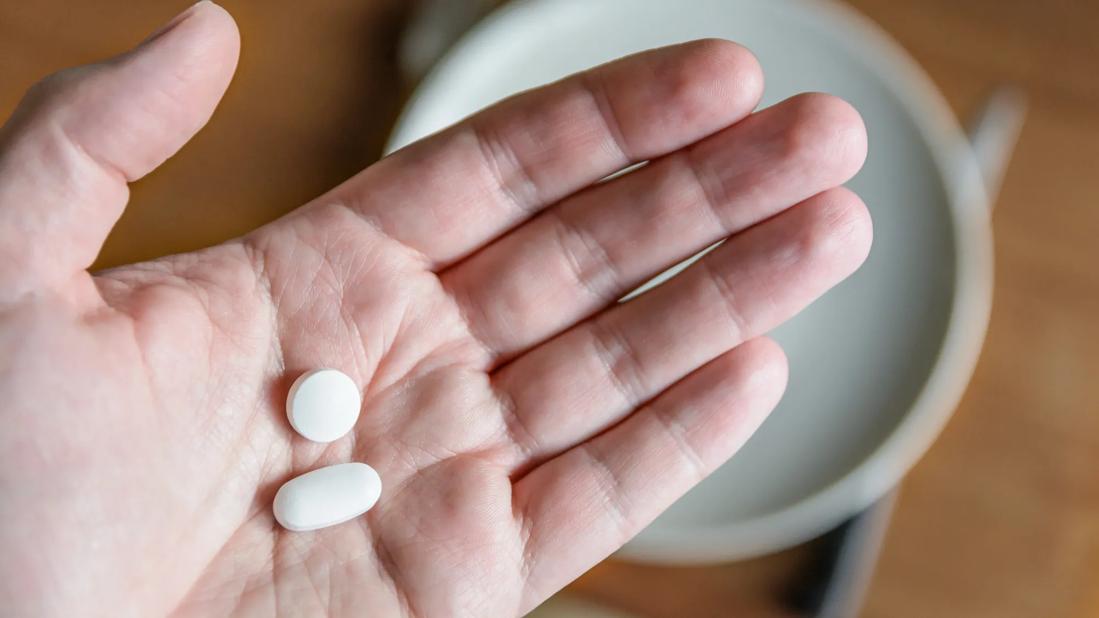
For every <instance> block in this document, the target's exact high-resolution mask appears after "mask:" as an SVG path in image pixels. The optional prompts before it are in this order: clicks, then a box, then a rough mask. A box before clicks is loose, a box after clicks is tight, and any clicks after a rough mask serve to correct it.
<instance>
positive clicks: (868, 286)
mask: <svg viewBox="0 0 1099 618" xmlns="http://www.w3.org/2000/svg"><path fill="white" fill-rule="evenodd" d="M702 37H721V38H727V39H731V40H735V41H738V42H740V43H741V44H744V45H746V46H747V47H749V48H750V49H752V50H753V51H754V52H755V53H756V54H757V56H758V57H759V59H760V62H761V64H762V66H763V69H764V73H765V76H766V80H767V87H766V91H765V95H764V104H765V105H766V104H771V103H774V102H776V101H778V100H780V99H782V98H785V97H787V96H790V95H792V94H795V93H797V92H801V91H808V90H819V91H825V92H830V93H833V94H837V95H839V96H842V97H844V98H846V99H847V100H848V101H850V102H851V103H853V104H854V105H855V107H856V108H857V109H859V110H860V112H861V113H862V115H863V118H864V120H865V122H866V125H867V130H868V134H869V157H868V159H867V163H866V165H865V167H864V169H863V171H862V172H861V173H860V174H859V175H858V176H857V177H856V178H855V179H854V180H853V181H852V182H851V183H849V186H851V187H852V188H853V189H855V190H856V191H857V192H858V193H859V194H860V195H861V196H862V197H863V199H864V201H866V203H867V205H868V206H869V208H870V211H871V215H872V217H873V219H874V228H875V244H874V248H873V250H872V251H871V254H870V258H869V259H868V260H867V263H866V265H865V266H864V267H863V268H862V269H861V270H860V271H859V272H858V273H856V275H855V276H853V277H852V278H851V279H850V280H848V281H846V282H844V283H843V284H841V285H840V286H839V287H837V288H836V289H835V290H833V291H832V292H830V293H829V294H828V295H826V296H825V297H824V298H822V299H821V300H819V301H818V302H816V303H815V304H814V305H813V306H811V307H810V308H809V309H808V310H806V311H805V312H804V313H803V314H801V315H799V316H798V317H797V318H795V319H794V320H792V321H791V322H790V323H788V324H787V325H784V326H783V327H781V328H779V329H777V330H776V331H775V332H774V333H773V335H774V337H775V338H776V339H777V340H778V341H779V342H780V343H782V344H783V347H784V348H785V349H786V352H787V356H788V357H789V359H790V382H789V386H788V388H787V393H786V396H785V397H784V399H783V401H782V402H781V403H780V404H779V407H778V409H777V410H776V411H775V412H774V413H773V414H772V416H771V417H770V418H769V419H768V420H767V422H766V423H765V424H764V425H763V427H762V428H761V429H760V431H759V433H758V434H757V435H756V436H754V437H753V438H752V439H751V440H750V441H749V442H748V444H747V445H746V446H745V447H744V448H743V449H742V451H741V452H740V453H738V454H737V455H736V456H735V457H734V458H733V460H732V461H730V462H729V463H728V464H726V465H725V466H724V467H722V468H721V469H720V470H718V471H717V472H716V473H715V474H714V475H713V476H711V477H710V478H709V479H707V480H705V481H704V482H703V483H702V484H701V485H699V487H697V488H696V489H694V490H693V491H692V492H690V493H689V494H688V495H687V496H685V497H684V498H683V499H682V500H680V501H679V502H678V503H676V505H674V506H673V507H672V508H671V509H669V510H668V512H666V513H665V514H664V515H662V516H661V517H660V518H659V519H657V520H656V521H655V522H654V523H653V524H652V525H651V526H649V528H647V529H646V530H645V531H644V532H642V533H641V534H640V535H639V536H638V537H637V538H636V539H634V540H633V541H631V542H630V543H629V544H628V545H627V546H626V547H625V548H624V549H623V550H622V551H621V553H620V555H621V556H622V557H625V558H629V559H634V560H639V561H647V562H659V563H672V564H687V563H706V562H716V561H725V560H732V559H737V558H744V557H749V556H754V555H759V554H763V553H767V552H771V551H775V550H778V549H782V548H785V547H788V546H791V545H794V544H797V543H799V542H801V541H804V540H807V539H809V538H812V537H814V536H816V535H818V534H820V533H822V532H824V531H826V530H828V529H830V528H832V527H834V526H835V525H837V524H838V523H840V522H841V521H843V520H844V519H846V518H847V517H849V516H851V515H852V514H854V513H856V512H858V511H859V510H861V509H863V508H865V507H866V506H868V505H869V504H871V503H872V502H873V501H874V500H876V499H877V498H879V497H880V496H882V495H883V494H884V493H885V492H887V491H889V490H890V489H891V488H892V487H894V486H895V485H896V484H897V483H898V482H899V481H900V480H901V478H902V477H903V475H904V474H905V473H906V472H907V471H908V469H909V468H910V467H911V466H912V465H913V464H914V463H915V462H916V460H917V459H918V458H919V457H920V456H921V455H922V454H923V453H924V452H925V451H926V449H927V448H928V447H929V446H930V444H931V442H932V441H933V440H934V438H935V436H936V435H937V434H938V432H939V431H940V430H941V429H942V427H943V425H944V424H945V422H946V420H947V419H948V417H949V416H950V414H951V412H952V411H953V409H954V407H955V405H956V404H957V402H958V399H959V398H960V396H961V394H962V391H963V390H964V388H965V385H966V383H967V382H968V379H969V376H970V374H971V372H972V370H973V366H974V364H975V362H976V360H977V356H978V353H979V351H980V347H981V343H982V340H983V337H984V333H985V327H986V325H987V320H988V313H989V308H990V303H991V282H992V236H991V228H990V225H989V204H988V199H987V197H986V194H985V191H984V185H983V183H982V178H981V170H980V167H979V165H978V162H977V160H976V158H975V157H974V153H973V149H972V148H971V147H970V144H969V142H968V141H967V140H966V137H965V135H964V134H963V132H962V130H961V129H960V128H959V126H958V123H957V121H956V120H955V118H954V116H953V115H952V114H951V112H950V110H949V108H948V107H947V105H946V104H945V102H944V101H943V99H942V97H941V96H940V94H939V93H938V91H937V90H936V89H935V87H934V86H933V84H932V83H931V82H930V80H929V79H928V78H927V76H926V75H925V74H924V73H923V72H922V71H921V70H920V69H919V68H918V66H917V65H916V64H915V63H914V62H913V61H912V60H911V59H910V58H909V57H908V56H907V55H906V54H905V53H904V51H903V50H902V49H901V48H900V47H899V46H898V45H896V44H895V43H894V42H893V41H892V40H891V39H889V38H888V37H887V36H886V35H885V34H884V33H882V32H881V31H880V30H879V29H878V28H877V27H876V26H875V25H874V24H872V23H871V22H870V21H869V20H867V19H865V18H863V17H861V16H860V15H858V14H856V13H855V12H854V11H852V10H851V9H848V8H846V7H845V6H843V5H840V4H837V3H832V2H824V1H809V0H768V1H766V2H765V1H763V0H758V1H753V0H695V1H694V2H691V3H671V2H667V3H663V2H644V3H638V2H630V1H628V0H597V1H588V2H581V1H579V0H577V1H570V0H526V1H519V2H514V3H510V4H508V5H507V6H506V7H505V8H504V9H502V10H500V11H497V12H496V13H494V14H493V15H491V16H490V17H489V18H488V19H486V20H484V21H483V22H481V23H480V24H479V25H478V26H477V27H476V28H474V29H473V30H472V31H470V32H469V33H468V34H467V35H466V36H465V37H464V38H463V39H462V40H461V41H460V42H459V43H458V44H457V45H456V46H455V47H453V48H452V49H451V50H450V52H449V53H447V54H446V56H445V57H444V58H443V59H442V60H441V61H440V62H439V63H438V64H437V65H436V66H435V68H434V69H433V70H432V71H431V73H430V74H429V75H428V76H427V77H426V78H425V80H424V81H423V82H422V83H421V85H420V86H419V88H418V89H417V90H416V92H415V94H414V96H413V97H412V99H411V101H410V102H409V104H408V106H407V108H406V110H405V112H404V114H403V115H402V117H401V119H400V121H399V122H398V124H397V127H396V129H395V131H394V133H393V136H392V138H391V141H390V145H389V149H390V150H394V149H396V148H398V147H400V146H402V145H404V144H407V143H409V142H411V141H413V140H415V139H418V138H420V137H422V136H424V135H427V134H429V133H432V132H434V131H436V130H438V129H440V128H442V127H444V126H446V125H448V124H451V123H453V122H455V121H457V120H459V119H460V118H462V117H464V116H466V115H468V114H469V113H470V112H472V111H474V110H476V109H479V108H481V107H484V106H485V105H487V104H489V103H491V102H493V101H495V100H497V99H499V98H502V97H504V96H506V95H509V94H512V93H514V92H516V91H518V90H522V89H525V88H528V87H531V86H535V85H538V84H542V83H545V82H548V81H551V80H553V79H556V78H559V77H562V76H564V75H566V74H569V73H572V72H575V71H577V70H580V69H583V68H586V67H589V66H592V65H595V64H598V63H601V62H604V61H606V60H609V59H611V58H614V57H618V56H621V55H624V54H627V53H632V52H635V51H638V50H641V49H646V48H651V47H656V46H660V45H666V44H669V43H674V42H677V41H685V40H690V39H697V38H702Z"/></svg>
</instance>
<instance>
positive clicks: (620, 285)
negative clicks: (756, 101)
mask: <svg viewBox="0 0 1099 618" xmlns="http://www.w3.org/2000/svg"><path fill="white" fill-rule="evenodd" d="M865 154H866V134H865V129H864V128H863V125H862V120H861V119H860V118H859V115H858V113H857V112H856V111H855V110H854V109H853V108H851V106H850V105H848V104H847V103H846V102H844V101H843V100H841V99H838V98H836V97H832V96H828V95H822V94H805V95H799V96H796V97H793V98H791V99H787V100H786V101H784V102H782V103H779V104H777V105H774V106H773V107H770V108H768V109H766V110H763V111H761V112H758V113H756V114H753V115H752V116H750V117H749V118H747V119H745V120H744V121H741V122H740V123H738V124H735V125H733V126H732V127H730V128H728V129H725V130H723V131H721V132H719V133H717V134H715V135H713V136H711V137H708V138H706V139H704V140H702V141H700V142H697V143H696V144H694V145H692V146H690V147H688V148H685V149H683V150H680V151H677V152H675V153H673V154H671V155H668V156H666V157H664V158H661V159H659V160H657V161H654V162H653V163H652V164H650V165H648V166H647V167H645V168H642V169H640V170H637V171H635V172H634V173H631V174H627V175H625V176H622V177H620V178H616V179H614V180H611V181H609V182H606V183H603V184H600V185H596V186H595V187H593V188H591V189H589V190H587V191H584V192H581V193H579V194H577V195H574V196H573V197H570V198H568V199H566V200H565V201H563V202H561V203H559V204H557V205H555V206H553V207H552V208H550V209H548V210H547V211H545V212H544V213H543V214H542V215H541V216H539V217H537V218H535V219H533V220H532V221H530V222H529V223H527V224H525V225H523V226H522V227H520V228H518V229H517V230H516V231H515V232H513V233H511V234H509V235H508V236H505V237H503V238H501V239H500V240H498V241H496V242H495V243H493V244H492V245H490V246H488V247H486V248H485V249H484V250H482V251H481V252H480V253H478V254H475V255H474V256H472V257H471V258H469V259H468V260H466V261H465V262H462V263H460V264H458V265H456V266H455V267H454V268H452V269H451V270H449V271H447V272H445V273H443V281H444V284H445V285H446V286H447V287H448V288H449V289H450V290H451V292H452V293H453V294H454V297H455V299H456V300H457V302H458V303H459V304H460V305H461V306H462V308H463V310H464V313H465V315H466V316H467V319H468V320H469V323H470V328H472V329H473V332H474V334H475V335H476V336H477V338H478V339H479V340H480V341H481V342H482V343H484V344H485V346H486V347H487V348H488V349H489V350H490V352H491V353H493V354H494V355H495V356H496V358H497V359H498V361H499V362H502V361H504V360H507V359H508V358H510V357H513V356H515V355H516V354H517V353H519V352H521V351H523V350H525V349H528V348H530V347H531V346H533V345H535V344H537V343H538V342H540V341H543V340H545V339H547V338H549V337H551V336H553V335H555V334H557V333H559V332H561V331H563V330H565V329H566V328H568V327H569V326H571V325H573V324H575V323H577V322H579V321H581V320H583V319H585V318H587V317H589V316H591V315H593V314H594V313H596V312H597V311H599V310H600V309H602V308H603V307H606V306H608V305H609V304H611V303H613V302H614V301H615V300H616V299H617V298H619V297H620V296H622V295H623V294H624V293H626V292H628V291H629V290H630V289H632V288H633V287H635V286H637V285H638V284H640V283H642V282H643V281H645V280H646V279H647V278H649V277H651V276H653V275H654V274H656V273H657V272H660V271H661V270H663V269H664V268H667V267H669V266H671V265H673V264H675V263H676V262H678V261H680V260H682V259H685V258H687V257H689V256H690V255H692V254H693V253H695V252H697V251H699V250H700V249H702V248H704V247H706V246H707V245H709V244H711V243H713V242H715V241H717V240H719V239H722V238H726V237H728V236H730V235H732V234H735V233H736V232H738V231H741V230H743V229H746V228H748V227H750V226H752V225H754V224H755V223H758V222H759V221H762V220H764V219H767V218H769V217H771V216H773V215H775V214H776V213H778V212H780V211H781V210H783V209H785V208H787V207H789V206H791V205H793V204H795V203H798V202H800V201H802V200H804V199H806V198H808V197H810V196H812V195H815V194H817V193H819V192H821V191H824V190H826V189H829V188H832V187H835V186H838V185H840V184H842V183H843V182H845V181H847V180H848V179H849V178H850V177H851V176H853V175H854V173H855V172H856V171H857V170H858V169H859V167H860V166H861V165H862V162H863V159H864V158H865Z"/></svg>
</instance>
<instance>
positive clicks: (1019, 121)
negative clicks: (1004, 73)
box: [966, 85, 1027, 208]
mask: <svg viewBox="0 0 1099 618" xmlns="http://www.w3.org/2000/svg"><path fill="white" fill-rule="evenodd" d="M1026 109H1027V102H1026V95H1025V94H1024V93H1023V91H1022V90H1020V89H1019V88H1018V87H1016V86H1012V85H1000V86H997V87H996V88H995V89H994V90H993V91H992V93H991V94H989V95H988V96H987V97H985V100H984V101H983V102H982V103H981V106H980V107H978V108H977V111H976V113H974V114H973V115H971V116H970V118H969V122H967V123H966V135H967V136H968V138H969V145H970V147H971V148H972V149H973V155H974V156H975V158H976V159H977V167H978V168H979V169H980V172H981V179H982V180H983V181H984V185H985V192H986V193H987V195H988V203H989V207H990V208H991V207H992V205H993V204H995V203H996V196H997V194H998V193H999V192H1000V187H1001V186H1002V184H1003V180H1004V171H1005V170H1006V169H1007V164H1008V162H1010V161H1011V154H1012V153H1013V152H1014V151H1015V144H1016V143H1017V142H1018V141H1019V132H1020V130H1022V128H1023V119H1024V118H1025V117H1026Z"/></svg>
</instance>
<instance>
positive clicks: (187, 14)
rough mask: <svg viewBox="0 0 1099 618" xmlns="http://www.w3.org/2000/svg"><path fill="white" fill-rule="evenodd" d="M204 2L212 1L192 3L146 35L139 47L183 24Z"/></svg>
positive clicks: (201, 0)
mask: <svg viewBox="0 0 1099 618" xmlns="http://www.w3.org/2000/svg"><path fill="white" fill-rule="evenodd" d="M203 4H211V2H210V0H199V1H198V2H196V3H194V4H192V5H191V6H189V7H187V9H186V10H185V11H183V12H182V13H180V14H179V15H176V16H175V17H173V18H172V19H171V20H170V21H169V22H168V23H166V24H164V25H163V26H161V27H159V28H157V29H156V31H155V32H153V33H152V34H150V35H149V36H147V37H145V40H144V41H142V42H141V45H138V47H142V46H144V45H148V44H149V43H152V42H153V41H155V40H157V39H159V38H160V37H162V36H164V35H165V34H168V33H169V32H171V31H172V29H173V28H175V27H176V26H178V25H180V24H182V23H183V22H184V21H186V20H187V18H188V17H190V16H191V15H192V14H194V12H195V11H196V10H198V7H199V6H201V5H203Z"/></svg>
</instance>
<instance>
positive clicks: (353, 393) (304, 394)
mask: <svg viewBox="0 0 1099 618" xmlns="http://www.w3.org/2000/svg"><path fill="white" fill-rule="evenodd" d="M361 406H362V397H361V396H360V395H359V387H358V385H356V384H355V381H354V380H352V379H351V378H350V377H348V375H347V374H345V373H344V372H342V371H339V370H337V369H315V370H313V371H310V372H308V373H304V374H302V375H301V377H299V378H298V379H297V380H294V385H293V386H291V387H290V394H289V395H287V397H286V417H287V418H289V419H290V425H291V426H292V427H293V428H294V430H295V431H297V432H298V433H300V434H301V435H302V437H304V438H306V439H309V440H312V441H314V442H332V441H333V440H338V439H339V438H340V437H342V436H343V435H344V434H346V433H347V432H349V431H351V428H352V427H354V426H355V421H357V420H358V419H359V408H360V407H361Z"/></svg>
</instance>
